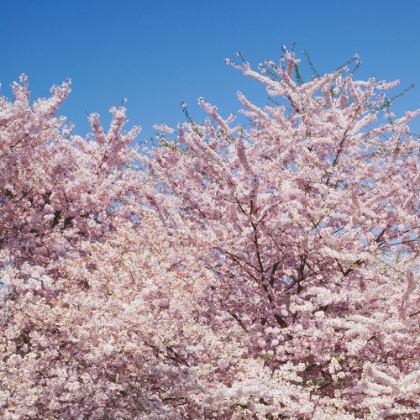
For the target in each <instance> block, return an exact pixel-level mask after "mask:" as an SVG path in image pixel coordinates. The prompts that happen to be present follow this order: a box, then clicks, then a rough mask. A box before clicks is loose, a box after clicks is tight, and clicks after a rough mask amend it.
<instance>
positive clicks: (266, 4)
mask: <svg viewBox="0 0 420 420" xmlns="http://www.w3.org/2000/svg"><path fill="white" fill-rule="evenodd" d="M0 11H1V15H0V82H1V83H2V92H1V94H2V95H3V96H7V97H9V98H10V97H11V94H10V92H11V91H10V84H11V83H12V82H13V81H14V80H18V78H19V75H20V74H21V73H26V74H27V76H28V77H29V83H30V87H31V91H32V97H33V99H36V98H37V97H46V96H48V95H49V88H50V87H51V86H52V85H53V84H60V83H61V82H62V81H64V80H66V79H67V78H69V77H70V78H71V79H72V82H73V83H72V90H73V92H72V93H71V95H70V98H69V99H68V100H67V101H66V103H65V104H64V105H63V107H62V109H61V114H62V115H66V116H67V117H68V120H69V121H72V122H74V123H75V124H76V127H75V129H74V131H73V132H74V133H76V134H80V135H83V136H84V135H85V134H86V133H87V132H88V131H89V125H88V123H87V120H86V113H85V111H88V112H98V113H100V114H101V119H102V121H103V122H104V123H106V124H108V123H109V120H110V118H109V113H108V109H109V108H110V107H111V106H119V105H120V103H121V100H122V98H123V97H125V98H128V102H127V104H126V107H127V109H128V112H127V114H128V117H129V120H130V122H129V124H128V125H127V129H128V128H130V127H131V125H141V126H142V127H143V132H142V133H141V134H140V136H139V139H140V140H142V139H146V138H149V137H150V136H152V135H153V134H154V132H155V131H154V130H153V128H152V125H153V124H160V123H166V124H168V125H169V126H176V124H177V123H178V122H183V121H184V120H185V119H184V116H183V114H182V112H181V109H180V106H179V104H180V102H181V101H185V102H186V103H187V104H188V106H189V108H190V111H191V113H192V114H193V117H194V118H195V119H196V120H197V121H202V120H203V118H204V114H203V113H202V112H200V111H199V110H198V108H197V107H196V103H197V98H198V97H200V96H203V97H204V99H205V100H206V101H208V102H211V103H212V104H214V105H218V106H219V110H220V111H221V113H222V115H225V116H227V115H228V114H229V113H231V112H233V113H236V111H237V110H238V108H239V103H238V101H237V98H236V92H237V91H238V90H241V91H242V92H244V93H245V95H247V96H248V97H249V98H250V99H252V100H254V101H256V102H257V103H259V104H260V105H264V104H265V102H266V100H265V99H266V97H267V95H266V93H265V91H264V88H263V86H262V85H261V86H260V84H259V83H257V82H255V81H252V80H247V78H245V77H244V76H243V75H242V74H241V73H240V72H239V71H237V70H235V69H233V68H232V67H230V66H227V65H225V64H224V62H223V60H224V58H231V59H233V60H237V59H238V58H237V57H236V52H237V51H241V52H242V53H243V55H244V56H245V58H246V59H247V60H248V61H250V62H251V64H252V65H253V66H254V67H255V68H256V67H257V65H258V63H259V62H262V61H264V60H265V59H267V58H269V59H273V60H275V61H276V60H277V59H278V57H279V56H280V55H281V46H282V45H287V46H291V44H292V42H293V41H295V42H296V51H297V53H298V55H301V54H300V51H302V50H304V49H306V50H307V51H308V52H309V53H310V55H311V58H312V60H313V62H314V64H315V66H316V68H317V70H318V72H319V73H321V74H323V73H326V72H329V71H332V70H334V69H336V68H337V67H338V66H339V65H340V64H343V63H344V62H345V61H347V59H349V58H350V57H352V56H353V55H354V54H355V53H358V54H359V55H360V57H361V60H362V61H363V66H362V67H361V69H360V70H359V71H358V73H357V74H358V76H359V78H367V77H369V76H374V77H376V78H377V79H382V78H384V79H387V80H394V79H397V78H398V79H400V81H401V89H399V88H397V89H396V90H395V93H398V92H399V90H402V89H403V88H404V87H407V86H408V85H410V84H411V83H415V84H416V85H417V87H416V88H415V89H414V90H412V91H410V92H409V93H407V94H406V95H405V96H404V97H403V98H402V99H400V100H399V101H398V102H397V103H396V107H395V109H396V110H397V111H399V112H401V111H403V110H404V109H416V108H420V24H419V18H420V1H419V0H399V1H398V2H397V1H395V0H353V1H345V2H344V1H343V2H340V1H332V0H323V1H321V0H300V1H291V0H265V1H250V0H224V1H222V0H213V1H210V0H207V1H204V0H183V1H173V0H164V1H159V0H149V1H143V0H114V1H111V0H68V1H60V0H54V1H52V0H2V1H1V8H0ZM301 58H302V62H304V57H303V56H301ZM308 74H309V73H308ZM412 128H413V130H416V131H420V123H419V122H417V123H415V124H413V125H412Z"/></svg>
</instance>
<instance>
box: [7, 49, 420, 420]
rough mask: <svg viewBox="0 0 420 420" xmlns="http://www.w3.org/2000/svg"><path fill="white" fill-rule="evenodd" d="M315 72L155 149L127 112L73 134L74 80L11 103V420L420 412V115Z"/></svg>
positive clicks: (288, 60) (345, 77) (164, 132)
mask: <svg viewBox="0 0 420 420" xmlns="http://www.w3.org/2000/svg"><path fill="white" fill-rule="evenodd" d="M298 63H299V62H298V60H297V59H296V58H295V56H294V54H293V53H291V52H288V51H285V55H284V57H283V58H282V59H281V60H280V63H279V65H275V63H273V62H267V63H265V65H261V66H259V67H260V69H259V71H254V70H252V69H251V67H250V65H249V64H248V63H247V62H245V61H244V62H243V63H242V65H236V64H232V65H233V66H234V67H236V68H238V69H240V70H241V71H243V73H244V74H245V75H247V76H250V77H253V78H255V79H257V80H259V81H260V82H262V83H263V84H264V85H265V86H266V88H267V90H268V93H269V95H270V97H273V98H274V97H276V102H273V105H271V106H266V107H263V108H260V107H258V106H255V105H253V104H252V103H251V102H250V101H248V100H247V99H246V97H245V96H244V95H243V94H241V93H240V94H238V97H239V100H240V102H241V103H242V105H243V107H244V110H243V111H242V112H243V114H244V115H245V116H246V117H247V118H248V119H249V121H250V125H249V126H244V125H239V124H237V125H236V126H235V125H234V117H233V116H230V117H229V118H227V119H224V118H222V117H221V116H220V115H219V114H218V113H217V108H216V107H214V106H212V105H210V104H208V103H206V102H205V101H204V100H203V99H200V100H199V104H200V105H201V106H202V107H203V108H204V109H205V110H206V111H207V112H208V114H209V118H208V119H207V120H206V121H205V123H204V124H197V123H195V122H194V121H193V120H192V119H191V118H190V117H189V114H188V112H187V111H186V110H185V112H186V115H187V117H188V118H189V120H190V121H189V122H188V123H185V124H182V125H179V126H178V129H177V135H176V138H173V139H171V138H170V136H172V134H173V133H174V132H175V131H174V130H172V129H170V128H168V127H167V126H165V125H162V126H157V127H156V128H157V129H158V130H160V131H161V135H160V145H159V146H158V147H155V148H154V149H153V150H146V153H145V154H139V153H138V152H137V151H136V150H135V149H133V148H132V147H131V146H130V144H131V143H132V141H133V140H134V138H135V136H136V135H137V133H138V132H139V128H133V129H132V130H131V131H129V132H128V133H126V132H124V131H123V124H124V122H125V113H124V111H125V110H124V109H123V108H120V109H112V110H111V112H112V113H113V120H112V122H111V126H110V129H109V130H108V131H107V132H105V130H104V129H103V127H102V125H101V124H100V122H99V116H98V115H96V114H92V115H90V116H89V120H90V122H91V125H92V131H93V134H92V135H90V136H88V137H87V138H86V139H82V138H81V137H78V136H74V135H72V134H71V131H70V130H71V127H68V126H66V125H65V121H64V119H62V118H57V117H56V116H55V114H56V112H57V110H58V107H59V105H60V104H61V102H62V101H63V100H64V99H65V97H66V96H67V95H68V93H69V91H70V89H69V84H68V83H65V84H63V85H62V86H61V87H54V88H53V89H52V96H51V98H50V99H47V100H39V101H37V102H35V103H34V104H33V105H31V104H30V102H29V89H28V86H27V83H26V80H25V79H23V80H22V81H21V84H15V85H14V94H15V99H14V101H12V102H9V101H8V100H6V99H4V98H3V99H1V102H0V104H1V106H0V151H1V154H2V155H1V157H2V158H1V160H0V170H1V173H2V177H0V206H1V207H0V208H1V219H0V235H1V246H0V255H1V258H2V264H3V265H2V270H1V276H2V282H3V284H4V287H3V288H2V289H1V290H2V299H1V304H0V322H1V325H2V334H1V336H0V355H1V357H0V414H1V417H2V418H5V419H35V418H42V419H46V418H51V419H53V418H57V419H162V420H163V419H191V420H192V419H220V420H222V419H226V420H228V419H229V420H230V419H232V420H233V419H236V420H239V419H271V420H274V419H287V418H288V419H299V420H300V419H319V420H321V419H322V420H323V419H365V418H366V419H377V418H387V419H400V418H407V419H409V418H413V419H414V418H418V416H419V414H420V411H419V408H418V407H419V406H420V366H419V355H420V343H419V338H418V337H419V336H420V331H419V326H418V317H419V315H420V309H419V306H420V294H419V287H418V274H417V271H418V268H417V267H418V264H419V263H418V233H419V232H418V229H419V227H418V219H419V205H418V204H419V203H418V191H419V183H420V165H419V143H418V140H417V138H415V137H414V136H413V135H411V134H410V131H409V128H408V126H407V123H408V122H409V120H411V119H412V118H413V117H414V116H415V115H417V114H418V113H419V112H411V113H406V115H405V116H404V117H402V118H399V119H396V118H395V116H394V115H393V114H392V113H391V112H390V110H389V105H390V100H389V99H387V97H386V96H385V95H384V92H386V91H387V90H389V89H390V88H392V87H394V86H395V85H396V84H397V83H396V82H394V83H385V82H383V81H376V80H374V79H370V80H368V81H363V82H362V81H356V80H354V76H353V74H352V72H349V71H347V70H346V68H340V69H339V70H337V71H336V72H334V73H331V74H327V75H324V76H322V77H318V76H317V77H314V79H313V80H312V81H310V82H308V83H303V81H302V79H301V77H300V74H299V72H298V67H297V66H298ZM294 72H295V76H293V73H294ZM382 118H383V122H381V121H380V119H382Z"/></svg>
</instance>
